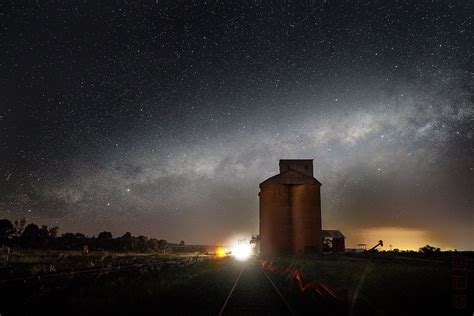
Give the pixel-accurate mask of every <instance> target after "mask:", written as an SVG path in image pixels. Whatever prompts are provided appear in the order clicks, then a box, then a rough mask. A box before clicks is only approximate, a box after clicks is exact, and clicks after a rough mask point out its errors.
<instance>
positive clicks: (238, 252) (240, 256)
mask: <svg viewBox="0 0 474 316" xmlns="http://www.w3.org/2000/svg"><path fill="white" fill-rule="evenodd" d="M232 255H233V256H234V257H235V259H237V260H239V261H245V260H247V259H248V258H250V256H251V255H252V247H251V245H246V244H239V245H235V246H234V247H233V248H232Z"/></svg>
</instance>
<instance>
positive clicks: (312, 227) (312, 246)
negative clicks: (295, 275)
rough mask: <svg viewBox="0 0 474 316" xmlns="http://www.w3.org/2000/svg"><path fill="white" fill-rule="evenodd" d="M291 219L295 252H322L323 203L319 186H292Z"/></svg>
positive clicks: (298, 253) (299, 253) (301, 253)
mask: <svg viewBox="0 0 474 316" xmlns="http://www.w3.org/2000/svg"><path fill="white" fill-rule="evenodd" d="M291 221H292V236H291V239H292V245H293V253H294V254H296V255H304V254H309V253H321V250H322V244H321V242H322V238H321V203H320V190H319V186H318V185H315V184H303V185H292V186H291Z"/></svg>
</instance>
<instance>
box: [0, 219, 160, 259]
mask: <svg viewBox="0 0 474 316" xmlns="http://www.w3.org/2000/svg"><path fill="white" fill-rule="evenodd" d="M58 232H59V227H57V226H54V227H48V226H46V225H42V226H41V227H39V226H38V225H36V224H34V223H30V224H28V225H26V220H25V219H21V220H16V221H14V222H13V223H12V222H11V221H9V220H8V219H0V246H1V245H5V246H8V247H11V248H25V249H55V250H83V249H84V247H86V248H87V249H88V250H91V251H92V250H113V251H132V252H164V251H165V249H166V245H167V241H166V240H164V239H156V238H148V237H146V236H132V234H131V233H129V232H127V233H125V234H124V235H123V236H121V237H116V238H113V236H112V233H111V232H107V231H103V232H101V233H99V234H98V235H97V237H95V236H92V237H88V236H85V235H84V234H81V233H64V234H62V235H61V236H58Z"/></svg>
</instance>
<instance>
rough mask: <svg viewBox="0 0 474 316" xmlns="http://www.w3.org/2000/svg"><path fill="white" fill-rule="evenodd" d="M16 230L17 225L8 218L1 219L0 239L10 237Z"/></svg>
mask: <svg viewBox="0 0 474 316" xmlns="http://www.w3.org/2000/svg"><path fill="white" fill-rule="evenodd" d="M14 232H15V227H14V226H13V224H12V223H11V222H10V221H9V220H8V219H0V241H3V240H5V239H8V238H9V237H10V236H11V235H13V233H14Z"/></svg>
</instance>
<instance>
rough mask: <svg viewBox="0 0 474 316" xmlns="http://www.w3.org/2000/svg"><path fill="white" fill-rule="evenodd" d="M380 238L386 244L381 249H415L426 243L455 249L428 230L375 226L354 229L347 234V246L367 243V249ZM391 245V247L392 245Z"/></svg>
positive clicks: (351, 246)
mask: <svg viewBox="0 0 474 316" xmlns="http://www.w3.org/2000/svg"><path fill="white" fill-rule="evenodd" d="M379 240H383V242H384V246H383V247H379V248H378V249H379V250H390V249H392V250H393V249H399V250H415V251H418V250H419V248H421V247H423V246H425V245H432V246H435V247H439V248H441V249H442V250H448V249H453V247H452V246H451V245H448V244H445V243H442V242H440V241H439V240H436V239H435V238H433V236H432V233H431V232H430V231H428V230H421V229H412V228H402V227H375V228H366V229H360V230H356V231H354V232H353V233H352V234H348V236H347V240H346V242H347V245H346V247H347V248H357V244H366V245H367V249H370V248H371V247H373V246H374V245H375V244H377V242H378V241H379ZM390 246H391V247H390Z"/></svg>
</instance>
